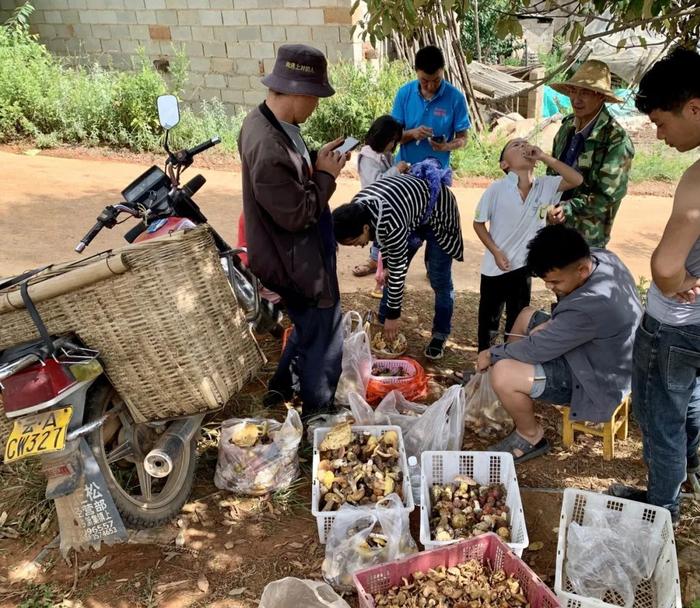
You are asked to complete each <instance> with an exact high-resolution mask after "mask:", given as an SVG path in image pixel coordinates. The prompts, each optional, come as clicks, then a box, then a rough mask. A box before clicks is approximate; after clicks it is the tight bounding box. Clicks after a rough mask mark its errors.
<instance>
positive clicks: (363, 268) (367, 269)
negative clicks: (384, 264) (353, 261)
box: [352, 263, 377, 277]
mask: <svg viewBox="0 0 700 608" xmlns="http://www.w3.org/2000/svg"><path fill="white" fill-rule="evenodd" d="M375 272H377V267H376V266H375V267H374V268H372V266H370V265H369V264H368V263H365V264H358V265H357V266H355V268H353V269H352V274H353V275H355V276H356V277H366V276H368V275H370V274H374V273H375Z"/></svg>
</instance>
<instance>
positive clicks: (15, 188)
mask: <svg viewBox="0 0 700 608" xmlns="http://www.w3.org/2000/svg"><path fill="white" fill-rule="evenodd" d="M0 166H1V167H2V176H3V177H2V184H3V196H2V200H0V239H1V240H0V276H8V275H13V274H18V273H19V272H21V271H23V270H26V269H28V268H33V267H36V266H38V265H42V264H47V263H49V262H57V261H63V260H67V259H71V258H73V257H76V255H77V254H74V253H73V247H74V246H75V244H76V243H77V242H78V240H79V239H80V238H81V237H82V236H83V234H84V233H85V232H86V231H87V230H88V229H89V228H90V227H91V226H92V224H93V223H94V219H95V217H96V216H97V214H98V213H99V212H100V210H101V209H102V208H103V207H104V206H105V205H106V204H108V203H114V202H117V201H118V200H119V199H120V196H119V192H120V191H121V189H123V188H124V187H125V186H126V185H128V184H129V183H130V182H131V181H132V180H133V179H134V178H135V177H137V176H138V175H139V173H140V172H141V171H142V170H143V169H144V168H145V166H138V165H134V164H129V163H122V162H114V161H98V160H85V159H67V158H56V157H49V156H41V155H39V156H33V157H32V156H26V155H22V154H11V153H7V152H0ZM194 172H195V171H194V170H193V169H191V170H190V173H189V175H190V176H192V175H194ZM201 173H202V174H203V175H204V176H205V177H206V178H207V184H206V186H205V187H204V188H203V189H202V190H201V191H200V193H199V194H198V196H197V201H198V203H199V205H200V206H201V208H202V210H203V211H204V213H205V214H206V215H207V216H208V218H209V220H210V222H211V224H212V225H213V226H215V227H216V229H217V230H218V231H219V232H220V233H221V234H222V235H223V236H224V238H225V239H226V240H228V241H229V242H230V243H234V244H235V234H236V225H237V219H238V215H239V213H240V212H241V181H240V174H239V173H236V172H225V171H215V170H201ZM357 190H358V183H357V181H355V180H352V179H348V178H341V179H340V180H339V187H338V190H337V191H336V193H335V195H334V197H333V200H332V204H333V205H339V204H341V203H343V202H347V201H348V200H350V198H351V197H352V196H353V195H354V194H355V193H356V192H357ZM482 192H483V188H464V187H457V188H455V193H456V195H457V200H458V201H459V203H460V208H461V212H462V224H463V230H464V236H465V246H466V247H465V261H464V263H463V264H455V273H454V274H455V286H456V288H457V289H458V290H463V289H466V290H478V287H479V264H480V260H481V255H482V251H483V248H482V246H481V244H480V243H479V242H478V240H477V239H476V235H475V234H474V232H473V230H472V228H471V217H472V214H473V211H474V207H475V205H476V203H477V202H478V200H479V197H480V195H481V193H482ZM670 208H671V199H670V198H668V197H659V196H637V195H631V196H628V197H627V198H626V199H625V201H624V202H623V204H622V208H621V210H620V214H619V216H618V219H617V221H616V224H615V230H614V232H613V239H612V242H611V248H612V249H613V250H615V251H616V252H618V253H619V254H620V255H621V256H622V258H623V260H624V261H625V262H626V263H627V265H628V266H629V268H630V269H631V270H632V272H633V273H634V274H635V275H636V276H639V275H644V276H647V277H648V276H649V274H650V273H649V258H650V255H651V252H652V251H653V249H654V246H655V244H656V242H657V241H658V239H659V236H660V234H661V230H662V228H663V226H664V224H665V221H666V218H667V217H668V214H669V211H670ZM130 226H131V222H129V223H127V224H125V225H124V226H118V227H115V228H114V229H113V230H111V231H109V230H105V231H104V232H103V233H102V234H100V236H99V237H98V238H97V239H96V240H95V241H94V242H93V245H92V246H91V248H90V249H89V250H88V252H90V251H92V252H96V251H99V250H103V249H107V248H112V247H119V246H121V245H122V244H124V241H123V240H122V235H123V234H124V232H126V230H127V229H128V227H130ZM366 255H367V251H362V250H359V249H351V248H347V247H344V248H341V250H340V253H339V267H340V268H341V269H342V270H341V285H342V288H343V290H344V291H346V292H352V291H356V290H358V289H363V290H364V289H370V288H371V280H370V279H369V278H365V279H356V278H355V277H353V276H352V273H351V269H352V268H353V266H354V265H355V264H357V263H359V262H362V261H363V260H364V258H365V256H366ZM409 285H413V286H414V287H415V288H418V289H421V288H427V287H428V283H427V280H426V278H425V274H424V272H423V270H422V265H421V264H420V263H418V262H416V263H415V264H414V265H413V268H412V269H411V272H410V273H409Z"/></svg>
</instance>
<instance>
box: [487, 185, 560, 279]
mask: <svg viewBox="0 0 700 608" xmlns="http://www.w3.org/2000/svg"><path fill="white" fill-rule="evenodd" d="M560 183H561V177H560V176H558V175H557V176H548V175H545V176H542V177H536V178H535V180H534V182H533V184H532V188H530V193H529V194H528V195H527V198H526V199H525V200H524V201H523V199H522V196H521V195H520V190H518V176H517V174H516V173H513V172H511V173H509V174H508V175H506V176H505V177H503V178H501V179H499V180H498V181H496V182H494V183H493V184H491V185H490V186H489V187H488V188H487V190H486V192H484V194H483V195H482V197H481V200H480V201H479V204H478V205H477V207H476V216H475V218H474V221H476V222H479V223H485V222H488V223H489V233H490V234H491V238H492V239H493V240H494V242H495V243H496V245H497V246H498V248H499V249H500V250H501V251H503V253H505V255H506V257H507V258H508V260H509V261H510V271H511V272H512V271H513V270H517V269H518V268H522V267H523V266H525V264H526V261H527V244H528V243H529V242H530V241H531V240H532V238H533V237H534V236H535V234H536V233H537V231H538V230H539V229H540V228H542V227H543V226H544V225H545V224H546V222H547V208H548V207H549V205H556V204H557V203H558V202H559V201H560V199H561V192H557V189H558V188H559V184H560ZM481 274H483V275H486V276H489V277H495V276H499V275H502V274H505V272H503V271H502V270H501V269H500V268H498V266H496V260H495V259H494V257H493V254H492V253H491V252H490V251H489V250H488V249H487V250H486V252H485V253H484V259H483V260H482V262H481Z"/></svg>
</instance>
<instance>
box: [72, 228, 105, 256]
mask: <svg viewBox="0 0 700 608" xmlns="http://www.w3.org/2000/svg"><path fill="white" fill-rule="evenodd" d="M102 228H104V224H103V223H102V222H101V221H99V220H98V221H97V223H96V224H95V225H94V226H93V227H92V228H90V230H88V232H87V234H86V235H85V236H84V237H83V238H82V239H80V242H79V243H78V244H77V245H76V246H75V251H76V252H77V253H82V252H83V251H84V250H85V248H86V247H87V246H88V245H89V244H90V243H91V242H92V239H94V238H95V237H96V236H97V234H98V233H99V232H100V230H102Z"/></svg>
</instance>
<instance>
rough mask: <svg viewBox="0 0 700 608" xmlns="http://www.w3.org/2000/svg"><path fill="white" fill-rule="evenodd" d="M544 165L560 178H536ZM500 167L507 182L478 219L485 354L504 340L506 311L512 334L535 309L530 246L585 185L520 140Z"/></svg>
mask: <svg viewBox="0 0 700 608" xmlns="http://www.w3.org/2000/svg"><path fill="white" fill-rule="evenodd" d="M538 161H542V162H543V163H544V164H545V165H547V167H549V168H550V169H552V170H553V171H556V172H557V173H558V174H559V175H556V176H542V177H534V171H535V165H536V164H537V162H538ZM500 166H501V169H503V171H504V172H505V173H506V176H505V177H503V178H501V179H499V180H498V181H496V182H494V183H493V184H491V185H490V186H489V187H488V189H487V190H486V192H484V194H483V196H482V197H481V200H480V201H479V204H478V206H477V208H476V216H475V218H474V231H475V232H476V234H477V236H478V237H479V239H480V240H481V242H482V243H483V244H484V245H485V246H486V251H485V253H484V258H483V261H482V264H481V286H480V295H481V298H480V300H479V331H478V341H479V352H481V351H482V350H485V349H487V348H489V346H491V344H492V342H493V339H494V338H495V336H496V335H497V334H498V326H499V323H500V320H501V315H502V314H503V308H504V307H505V309H506V332H510V331H511V329H512V327H513V323H515V319H516V318H517V316H518V314H519V313H520V311H521V310H522V309H523V308H525V307H526V306H529V304H530V290H531V278H530V271H529V270H528V268H527V266H526V258H527V244H528V243H529V242H530V240H531V239H532V238H533V237H534V236H535V234H536V233H537V231H538V230H539V229H540V228H542V227H543V226H544V225H545V224H546V222H547V220H549V221H550V223H555V222H556V220H555V217H554V212H555V209H556V207H557V206H558V205H559V200H560V198H561V193H562V192H564V191H565V190H570V189H572V188H576V187H578V186H580V185H581V183H582V182H583V177H582V176H581V174H580V173H579V172H578V171H576V169H573V168H571V167H569V166H568V165H566V164H564V163H563V162H561V161H559V160H557V159H555V158H553V157H552V156H550V155H549V154H545V153H544V152H543V151H542V150H541V149H540V148H538V147H537V146H532V145H530V144H529V143H528V142H527V141H526V140H524V139H520V138H518V139H513V140H511V141H509V142H508V143H507V144H506V145H505V147H504V148H503V151H502V152H501V157H500ZM557 217H558V216H557ZM559 221H561V219H559ZM487 222H488V224H489V225H488V228H487V227H486V223H487Z"/></svg>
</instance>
